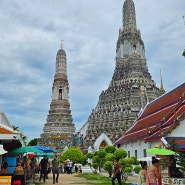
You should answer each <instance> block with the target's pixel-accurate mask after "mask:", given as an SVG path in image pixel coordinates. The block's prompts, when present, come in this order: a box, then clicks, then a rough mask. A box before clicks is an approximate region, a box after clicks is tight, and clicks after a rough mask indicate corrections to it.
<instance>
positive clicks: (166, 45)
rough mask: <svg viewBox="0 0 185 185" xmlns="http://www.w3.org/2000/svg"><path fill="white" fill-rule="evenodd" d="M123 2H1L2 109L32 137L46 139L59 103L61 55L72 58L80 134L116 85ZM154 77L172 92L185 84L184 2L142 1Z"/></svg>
mask: <svg viewBox="0 0 185 185" xmlns="http://www.w3.org/2000/svg"><path fill="white" fill-rule="evenodd" d="M123 2H124V1H123V0H117V1H115V0H93V1H91V0H75V1H74V0H52V1H51V0H37V1H33V0H27V1H24V0H1V2H0V35H1V37H0V89H1V90H0V110H2V111H4V113H5V114H6V116H7V118H8V120H9V121H10V123H11V124H13V125H15V126H18V127H19V129H20V130H21V131H22V132H23V133H24V134H25V135H26V136H27V137H28V141H29V140H30V139H33V138H37V137H40V134H41V133H42V132H43V127H44V124H45V123H46V118H47V115H48V110H49V107H50V103H51V94H52V90H51V88H52V82H53V78H54V72H55V60H56V53H57V51H58V49H59V48H60V43H61V40H63V42H64V49H65V51H66V54H67V73H68V80H69V84H70V89H69V91H70V92H69V96H70V104H71V111H72V116H73V120H74V123H75V125H76V129H77V131H78V130H79V129H80V128H81V127H82V125H83V124H84V123H85V122H86V121H87V119H88V117H89V115H90V113H91V110H92V109H93V108H94V107H95V106H96V104H97V102H98V97H99V95H100V93H101V91H102V90H105V89H106V88H107V87H108V85H109V83H110V80H111V78H112V75H113V71H114V67H115V56H116V42H117V38H118V30H119V28H120V27H122V6H123ZM134 2H135V8H136V20H137V27H138V28H139V29H140V31H141V36H142V38H143V41H144V43H145V54H146V58H147V65H148V68H149V72H150V73H151V75H152V78H153V80H154V81H155V82H156V84H157V86H160V69H161V70H162V76H163V84H164V87H165V89H166V91H167V92H168V91H170V90H171V89H173V88H175V87H176V86H178V85H179V84H181V83H183V82H184V80H185V72H184V71H185V58H183V57H182V56H181V55H182V52H183V49H184V48H185V44H184V43H185V25H184V22H183V18H182V16H183V15H185V10H184V7H185V1H184V0H176V1H169V0H162V1H161V0H155V1H148V0H134Z"/></svg>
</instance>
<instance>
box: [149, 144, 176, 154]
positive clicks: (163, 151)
mask: <svg viewBox="0 0 185 185" xmlns="http://www.w3.org/2000/svg"><path fill="white" fill-rule="evenodd" d="M146 152H147V153H149V154H155V155H173V154H175V152H174V151H172V150H168V149H165V148H161V147H160V146H156V147H155V148H149V149H146Z"/></svg>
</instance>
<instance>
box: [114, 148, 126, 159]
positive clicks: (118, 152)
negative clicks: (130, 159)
mask: <svg viewBox="0 0 185 185" xmlns="http://www.w3.org/2000/svg"><path fill="white" fill-rule="evenodd" d="M114 155H115V157H116V158H118V159H121V158H125V157H127V152H126V150H124V149H123V148H117V149H116V150H115V152H114Z"/></svg>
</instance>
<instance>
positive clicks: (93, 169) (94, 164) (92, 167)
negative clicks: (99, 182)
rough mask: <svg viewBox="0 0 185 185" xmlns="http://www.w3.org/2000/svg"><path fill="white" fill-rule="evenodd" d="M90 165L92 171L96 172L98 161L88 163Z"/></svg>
mask: <svg viewBox="0 0 185 185" xmlns="http://www.w3.org/2000/svg"><path fill="white" fill-rule="evenodd" d="M90 167H91V169H92V171H93V172H94V173H97V170H98V167H99V164H98V163H92V164H91V165H90Z"/></svg>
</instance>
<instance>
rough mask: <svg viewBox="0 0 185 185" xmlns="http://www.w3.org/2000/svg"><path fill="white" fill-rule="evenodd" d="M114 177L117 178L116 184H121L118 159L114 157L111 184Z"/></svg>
mask: <svg viewBox="0 0 185 185" xmlns="http://www.w3.org/2000/svg"><path fill="white" fill-rule="evenodd" d="M115 179H117V180H118V184H119V185H121V171H120V164H119V159H118V158H116V159H115V160H114V172H113V177H112V185H114V184H115V183H114V181H115Z"/></svg>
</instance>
